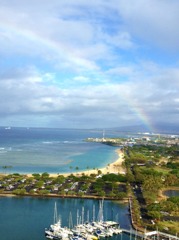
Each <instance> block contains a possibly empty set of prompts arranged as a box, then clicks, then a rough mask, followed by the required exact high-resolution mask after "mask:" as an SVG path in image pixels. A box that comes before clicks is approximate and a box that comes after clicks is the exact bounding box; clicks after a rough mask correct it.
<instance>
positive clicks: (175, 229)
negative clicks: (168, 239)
mask: <svg viewBox="0 0 179 240" xmlns="http://www.w3.org/2000/svg"><path fill="white" fill-rule="evenodd" d="M158 227H159V229H160V230H163V231H166V230H167V231H169V232H170V233H172V234H173V235H176V233H179V224H178V222H174V221H161V222H159V223H158Z"/></svg>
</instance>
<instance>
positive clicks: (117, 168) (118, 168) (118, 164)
mask: <svg viewBox="0 0 179 240" xmlns="http://www.w3.org/2000/svg"><path fill="white" fill-rule="evenodd" d="M116 152H117V154H118V158H117V160H116V161H115V162H113V163H110V164H108V165H107V166H106V167H104V168H98V169H89V170H84V171H78V172H77V171H75V172H68V173H50V176H51V177H57V176H58V175H64V176H65V177H66V176H69V175H71V174H73V175H76V176H78V175H82V174H85V175H90V174H97V172H98V170H100V171H101V173H102V174H107V173H115V174H117V173H120V174H125V168H124V167H123V166H122V163H123V161H124V153H123V151H122V150H121V149H120V148H119V149H117V150H116ZM1 175H6V174H4V173H2V174H1ZM25 175H26V176H28V177H31V176H32V173H29V174H25Z"/></svg>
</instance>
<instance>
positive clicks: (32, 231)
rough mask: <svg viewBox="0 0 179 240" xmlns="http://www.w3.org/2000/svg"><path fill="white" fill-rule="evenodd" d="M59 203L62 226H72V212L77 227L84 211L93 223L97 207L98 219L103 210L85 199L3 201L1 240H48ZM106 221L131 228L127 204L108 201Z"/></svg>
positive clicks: (105, 214) (119, 237) (0, 202)
mask: <svg viewBox="0 0 179 240" xmlns="http://www.w3.org/2000/svg"><path fill="white" fill-rule="evenodd" d="M55 201H56V202H57V209H58V213H59V215H60V216H61V219H62V226H69V219H70V218H69V215H70V212H71V215H72V219H73V224H75V223H76V219H77V211H78V212H79V214H81V212H82V207H84V220H86V219H87V215H88V212H89V220H92V219H93V216H92V212H93V210H92V209H93V205H94V206H95V216H96V217H97V214H98V210H99V201H97V200H83V199H52V198H32V197H25V198H18V197H7V198H6V197H1V198H0V213H1V214H0V239H1V240H45V239H46V238H45V237H44V229H45V228H46V227H47V228H48V227H49V225H50V224H52V223H53V213H54V205H55ZM104 219H108V220H115V221H118V222H119V223H120V225H121V227H123V228H128V229H129V228H130V220H129V215H128V207H127V205H125V204H122V203H118V202H112V201H104ZM110 239H111V240H113V239H116V240H117V239H123V240H128V239H129V236H127V235H123V236H120V235H118V236H116V237H114V238H110Z"/></svg>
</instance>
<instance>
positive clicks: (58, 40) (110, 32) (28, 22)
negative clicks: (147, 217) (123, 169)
mask: <svg viewBox="0 0 179 240" xmlns="http://www.w3.org/2000/svg"><path fill="white" fill-rule="evenodd" d="M178 11H179V1H178V0H170V1H168V0H135V1H134V0H90V1H85V0H75V1H74V0H50V1H49V0H26V1H24V0H0V125H1V126H19V127H20V126H25V127H26V126H27V127H61V128H95V127H96V128H98V127H100V128H107V127H120V126H130V125H140V124H143V125H145V126H147V127H148V128H149V129H150V130H152V129H153V128H154V126H155V124H160V123H166V124H175V125H176V124H178V120H179V27H178V23H179V14H178Z"/></svg>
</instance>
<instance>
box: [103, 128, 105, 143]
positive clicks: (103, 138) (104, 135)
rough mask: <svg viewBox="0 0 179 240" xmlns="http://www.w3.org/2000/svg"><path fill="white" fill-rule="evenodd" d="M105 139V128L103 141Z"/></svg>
mask: <svg viewBox="0 0 179 240" xmlns="http://www.w3.org/2000/svg"><path fill="white" fill-rule="evenodd" d="M104 139H105V130H103V141H104Z"/></svg>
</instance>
